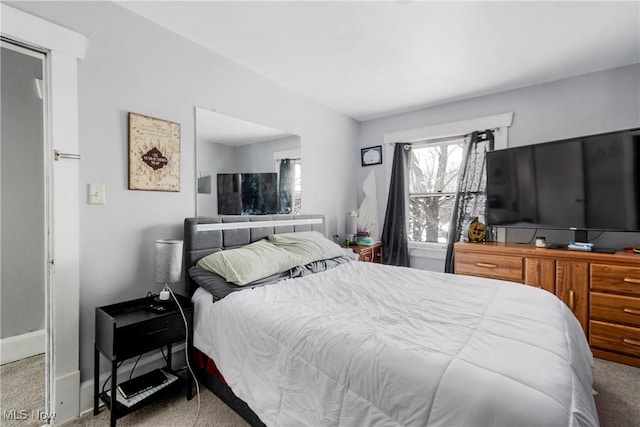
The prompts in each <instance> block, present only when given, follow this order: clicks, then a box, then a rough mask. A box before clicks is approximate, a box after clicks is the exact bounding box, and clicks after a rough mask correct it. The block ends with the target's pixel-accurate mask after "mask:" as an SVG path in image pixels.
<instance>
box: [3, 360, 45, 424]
mask: <svg viewBox="0 0 640 427" xmlns="http://www.w3.org/2000/svg"><path fill="white" fill-rule="evenodd" d="M34 411H36V412H35V415H34ZM37 411H39V413H44V354H41V355H39V356H32V357H27V358H25V359H22V360H18V361H17V362H12V363H7V364H5V365H2V367H0V425H1V426H6V427H14V426H20V427H31V426H41V425H42V420H40V419H39V418H38V412H37ZM16 418H18V419H16Z"/></svg>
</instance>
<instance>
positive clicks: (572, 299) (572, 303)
mask: <svg viewBox="0 0 640 427" xmlns="http://www.w3.org/2000/svg"><path fill="white" fill-rule="evenodd" d="M574 304H575V294H574V293H573V291H569V309H570V310H571V311H573V306H574Z"/></svg>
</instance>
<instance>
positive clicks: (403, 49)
mask: <svg viewBox="0 0 640 427" xmlns="http://www.w3.org/2000/svg"><path fill="white" fill-rule="evenodd" d="M118 4H119V5H120V6H122V7H124V8H127V9H129V10H131V11H133V12H135V13H137V14H139V15H141V16H143V17H145V18H147V19H149V20H151V21H153V22H156V23H157V24H160V25H162V26H164V27H166V28H168V29H170V30H172V31H174V32H176V33H178V34H181V35H182V36H184V37H186V38H188V39H190V40H192V41H194V42H196V43H198V44H201V45H202V46H205V47H207V48H209V49H211V50H213V51H215V52H217V53H219V54H221V55H223V56H225V57H227V58H229V59H231V60H232V61H234V62H236V63H239V64H241V65H244V66H246V67H247V68H249V69H251V70H253V71H255V72H257V73H259V74H261V75H263V76H266V77H267V78H269V79H271V80H273V81H275V82H277V83H279V84H280V85H282V86H285V87H288V88H290V89H292V90H293V91H295V92H297V93H300V94H302V95H304V96H306V97H308V98H310V99H313V100H315V101H317V102H319V103H320V104H323V105H325V106H327V107H329V108H331V109H332V110H335V111H338V112H340V113H343V114H345V115H347V116H350V117H353V118H355V119H357V120H367V119H370V118H374V117H379V116H384V115H389V114H392V113H397V112H403V111H409V110H413V109H416V108H420V107H425V106H431V105H437V104H442V103H446V102H450V101H454V100H459V99H465V98H470V97H474V96H478V95H484V94H488V93H495V92H500V91H504V90H509V89H514V88H518V87H523V86H529V85H533V84H537V83H541V82H547V81H552V80H557V79H561V78H565V77H569V76H573V75H578V74H584V73H589V72H593V71H600V70H604V69H609V68H614V67H619V66H623V65H628V64H633V63H638V62H640V9H639V5H640V3H639V2H638V1H627V2H611V1H605V2H593V1H587V2H582V1H562V2H523V1H511V2H507V1H500V2H487V1H474V2H460V1H454V2H451V1H450V2H437V1H352V2H339V1H294V2H274V1H258V2H244V1H235V2H217V1H201V2H183V1H178V2H156V1H152V2H148V1H146V2H129V1H127V2H118Z"/></svg>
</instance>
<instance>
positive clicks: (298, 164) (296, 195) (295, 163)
mask: <svg viewBox="0 0 640 427" xmlns="http://www.w3.org/2000/svg"><path fill="white" fill-rule="evenodd" d="M283 160H285V158H282V159H276V171H279V174H278V175H279V176H278V180H279V184H278V185H279V188H281V186H282V183H281V181H280V180H281V178H282V173H283V170H282V169H281V164H282V161H283ZM286 160H288V161H289V163H288V164H289V167H290V168H291V169H289V170H290V172H289V173H288V174H287V175H288V176H289V177H290V178H292V179H293V181H292V182H291V181H290V184H289V185H291V186H292V187H290V186H285V188H289V189H290V190H288V191H291V192H292V193H291V196H290V197H291V202H292V203H291V208H292V209H293V210H292V211H289V210H287V211H281V212H280V213H292V214H294V215H300V214H301V213H302V184H301V176H302V172H301V169H302V161H301V159H300V158H286ZM291 173H292V174H293V176H291V175H290V174H291ZM287 206H289V204H288V203H287Z"/></svg>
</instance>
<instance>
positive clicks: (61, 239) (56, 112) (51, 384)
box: [0, 4, 87, 425]
mask: <svg viewBox="0 0 640 427" xmlns="http://www.w3.org/2000/svg"><path fill="white" fill-rule="evenodd" d="M0 16H1V17H2V18H1V19H2V25H1V26H0V28H1V34H2V36H3V37H6V38H8V39H10V40H14V41H16V42H18V43H21V44H24V45H27V46H31V47H33V48H34V49H36V50H41V51H45V52H46V60H45V70H46V79H47V82H46V83H47V84H45V86H46V87H47V96H46V97H45V101H46V102H45V104H44V109H45V117H46V118H47V119H46V123H47V125H46V127H45V141H44V157H45V159H44V160H45V174H46V183H47V184H46V187H47V188H46V189H45V193H46V198H47V201H46V203H47V204H48V206H49V208H48V216H49V218H47V219H45V221H47V223H48V224H49V227H48V232H49V235H48V236H47V239H46V240H48V243H47V245H48V252H49V257H50V259H49V262H48V264H49V271H48V281H47V282H48V283H47V284H46V288H47V292H46V293H47V301H46V302H47V304H46V305H47V316H46V330H47V344H46V346H47V351H46V356H45V357H46V365H47V366H48V370H47V379H46V383H47V391H46V400H45V412H46V414H45V415H46V416H51V417H52V418H51V419H50V424H52V425H53V424H62V423H64V422H66V421H69V420H72V419H75V418H77V417H78V415H79V409H80V366H79V338H80V336H79V312H80V298H79V290H80V285H79V277H80V271H79V270H80V265H79V246H80V239H79V228H80V223H79V202H80V197H79V193H80V191H79V189H80V182H79V181H80V178H79V165H78V162H77V161H65V160H61V161H54V160H53V149H54V147H55V148H56V149H58V150H60V151H62V152H65V153H77V152H78V151H79V140H78V60H79V59H82V58H83V57H84V53H85V50H86V47H87V39H86V37H84V36H83V35H81V34H79V33H76V32H74V31H71V30H69V29H66V28H63V27H61V26H59V25H56V24H53V23H51V22H48V21H46V20H43V19H41V18H37V17H35V16H33V15H30V14H28V13H25V12H22V11H20V10H18V9H14V8H12V7H10V6H7V5H5V4H0ZM43 421H44V420H43Z"/></svg>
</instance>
